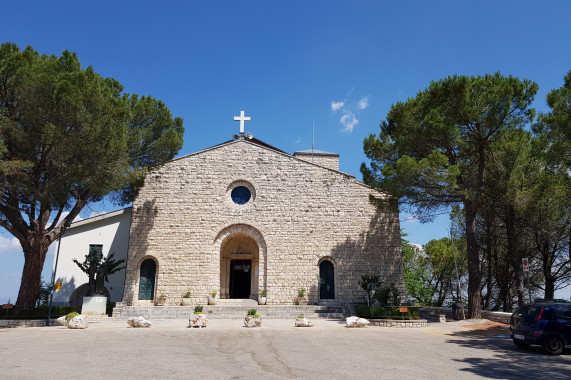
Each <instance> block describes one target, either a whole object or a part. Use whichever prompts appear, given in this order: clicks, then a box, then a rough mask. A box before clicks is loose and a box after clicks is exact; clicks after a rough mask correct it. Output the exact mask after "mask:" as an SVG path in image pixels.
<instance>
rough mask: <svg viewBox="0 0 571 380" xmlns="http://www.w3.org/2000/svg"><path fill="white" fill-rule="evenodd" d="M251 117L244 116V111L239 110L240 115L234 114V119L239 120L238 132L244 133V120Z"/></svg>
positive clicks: (248, 119)
mask: <svg viewBox="0 0 571 380" xmlns="http://www.w3.org/2000/svg"><path fill="white" fill-rule="evenodd" d="M250 120H252V118H251V117H250V116H247V117H246V116H244V111H240V116H234V121H240V133H241V134H244V122H245V121H250Z"/></svg>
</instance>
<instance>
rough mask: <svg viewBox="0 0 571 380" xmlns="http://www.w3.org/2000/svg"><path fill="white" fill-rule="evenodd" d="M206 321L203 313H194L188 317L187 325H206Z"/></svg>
mask: <svg viewBox="0 0 571 380" xmlns="http://www.w3.org/2000/svg"><path fill="white" fill-rule="evenodd" d="M207 323H208V318H207V317H206V314H204V313H198V314H196V313H195V314H193V315H192V316H191V317H190V318H189V319H188V327H206V324H207Z"/></svg>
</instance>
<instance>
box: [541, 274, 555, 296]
mask: <svg viewBox="0 0 571 380" xmlns="http://www.w3.org/2000/svg"><path fill="white" fill-rule="evenodd" d="M554 297H555V280H553V278H551V277H545V294H544V296H543V298H545V299H546V300H552V299H553V298H554Z"/></svg>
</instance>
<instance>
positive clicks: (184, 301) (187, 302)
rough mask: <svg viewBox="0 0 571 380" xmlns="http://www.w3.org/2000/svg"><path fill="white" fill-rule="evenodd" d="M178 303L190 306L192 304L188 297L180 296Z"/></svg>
mask: <svg viewBox="0 0 571 380" xmlns="http://www.w3.org/2000/svg"><path fill="white" fill-rule="evenodd" d="M180 304H181V305H182V306H190V305H191V304H192V302H191V301H190V298H181V299H180Z"/></svg>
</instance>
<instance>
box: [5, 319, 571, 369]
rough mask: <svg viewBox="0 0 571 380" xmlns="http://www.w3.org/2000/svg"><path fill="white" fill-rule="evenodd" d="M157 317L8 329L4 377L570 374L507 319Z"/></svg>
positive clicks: (568, 357) (569, 361)
mask: <svg viewBox="0 0 571 380" xmlns="http://www.w3.org/2000/svg"><path fill="white" fill-rule="evenodd" d="M314 322H315V327H312V328H295V327H293V320H270V319H266V320H264V321H263V327H261V328H250V329H248V328H245V327H242V321H240V320H216V319H214V320H210V321H209V325H208V327H207V328H205V329H190V328H187V327H186V326H187V324H188V323H187V321H185V320H156V321H153V323H154V325H153V327H151V328H132V327H129V326H128V325H127V323H126V321H124V320H121V321H119V320H111V319H94V320H92V321H91V324H90V327H89V328H88V329H86V330H70V329H68V328H66V327H62V326H52V327H30V328H12V329H0V374H1V375H0V377H1V378H2V379H46V378H50V379H57V378H61V379H63V378H66V379H73V378H80V379H142V378H147V379H161V378H174V379H248V380H251V379H282V378H283V379H470V378H478V377H480V378H493V379H515V378H537V379H539V378H551V379H569V378H570V377H571V352H570V350H567V351H566V352H565V353H564V354H563V355H561V356H547V355H544V354H542V353H541V350H540V349H539V348H532V349H530V350H526V351H521V350H519V349H517V348H516V347H515V346H514V345H513V343H512V342H511V340H510V339H509V337H508V335H507V330H506V329H505V325H500V324H496V323H493V322H486V321H484V320H479V321H454V322H447V323H431V324H429V326H427V327H423V328H414V329H399V328H384V327H367V328H363V329H349V328H346V327H344V323H343V322H342V321H337V320H319V319H318V320H314Z"/></svg>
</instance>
